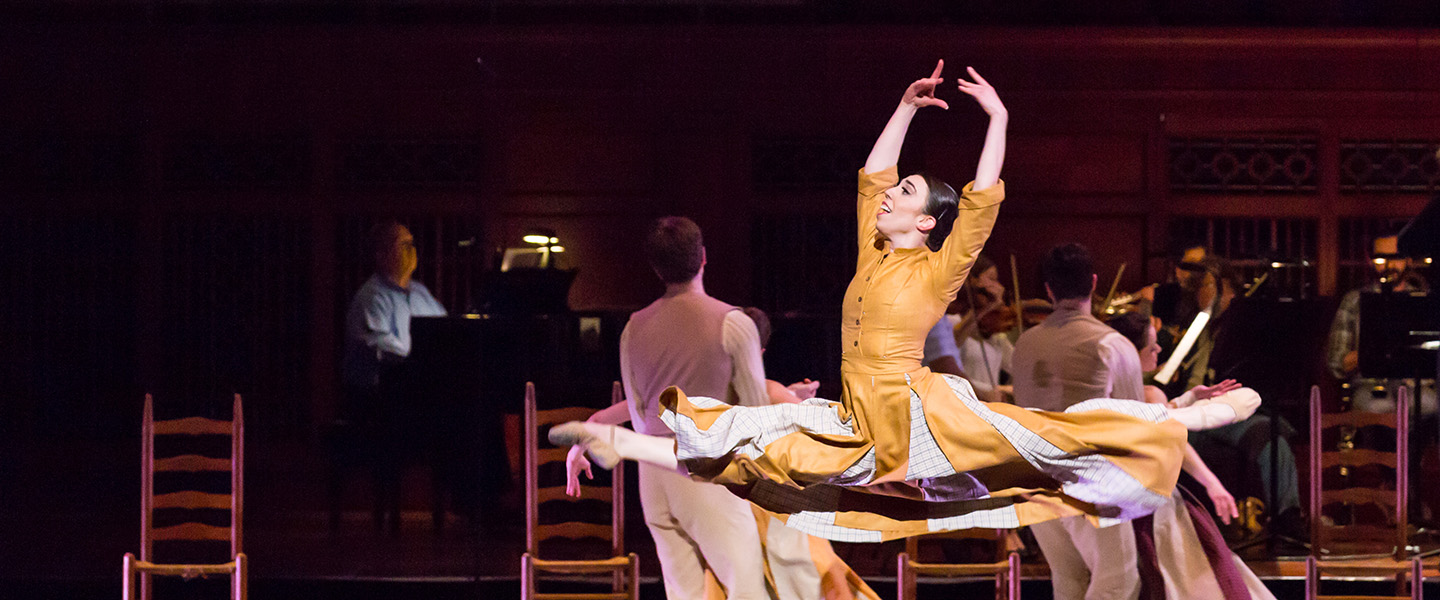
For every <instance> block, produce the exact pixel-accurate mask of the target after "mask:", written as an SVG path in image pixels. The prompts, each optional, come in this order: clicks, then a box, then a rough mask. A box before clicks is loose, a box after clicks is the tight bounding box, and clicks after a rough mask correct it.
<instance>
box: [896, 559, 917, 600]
mask: <svg viewBox="0 0 1440 600" xmlns="http://www.w3.org/2000/svg"><path fill="white" fill-rule="evenodd" d="M895 562H896V567H895V597H896V598H897V599H898V600H913V599H914V598H915V577H914V573H911V572H910V554H909V553H906V552H901V553H900V554H899V555H897V556H896V557H895Z"/></svg>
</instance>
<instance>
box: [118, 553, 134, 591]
mask: <svg viewBox="0 0 1440 600" xmlns="http://www.w3.org/2000/svg"><path fill="white" fill-rule="evenodd" d="M122 564H123V565H124V566H123V570H122V571H120V598H121V600H135V555H134V554H131V553H129V552H126V553H125V559H124V560H123V561H122Z"/></svg>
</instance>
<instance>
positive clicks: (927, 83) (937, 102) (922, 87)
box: [900, 60, 950, 110]
mask: <svg viewBox="0 0 1440 600" xmlns="http://www.w3.org/2000/svg"><path fill="white" fill-rule="evenodd" d="M944 68H945V61H943V60H942V61H940V62H937V63H935V72H934V73H931V74H930V76H929V77H926V78H924V79H917V80H915V83H912V84H910V87H908V88H906V89H905V95H904V96H903V97H901V98H900V103H901V104H909V105H911V106H914V107H915V108H924V107H926V106H938V107H940V108H943V109H946V110H949V109H950V105H949V104H946V103H945V101H944V100H941V99H939V98H936V97H935V86H937V85H940V84H941V83H942V82H944V81H945V79H944V78H943V77H940V71H941V70H942V69H944Z"/></svg>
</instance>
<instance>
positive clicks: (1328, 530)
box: [1323, 525, 1395, 549]
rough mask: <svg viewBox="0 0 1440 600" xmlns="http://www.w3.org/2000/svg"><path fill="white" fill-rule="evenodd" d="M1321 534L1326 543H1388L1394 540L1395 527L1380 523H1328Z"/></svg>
mask: <svg viewBox="0 0 1440 600" xmlns="http://www.w3.org/2000/svg"><path fill="white" fill-rule="evenodd" d="M1323 536H1324V537H1323V541H1325V542H1328V543H1334V542H1352V543H1353V542H1363V543H1372V544H1390V543H1393V542H1394V541H1395V528H1394V527H1385V526H1382V525H1328V526H1326V527H1325V528H1324V533H1323ZM1327 549H1329V548H1327Z"/></svg>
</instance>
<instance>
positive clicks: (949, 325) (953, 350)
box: [920, 315, 960, 367]
mask: <svg viewBox="0 0 1440 600" xmlns="http://www.w3.org/2000/svg"><path fill="white" fill-rule="evenodd" d="M942 356H949V357H951V358H954V359H955V362H956V364H959V362H960V348H958V347H956V346H955V322H954V321H951V320H950V315H945V316H942V317H940V320H939V321H937V322H936V323H935V326H934V327H931V328H930V333H927V334H925V358H924V359H922V360H921V363H920V364H923V365H925V366H927V367H928V366H930V363H932V362H935V361H936V360H937V359H939V358H940V357H942Z"/></svg>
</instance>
